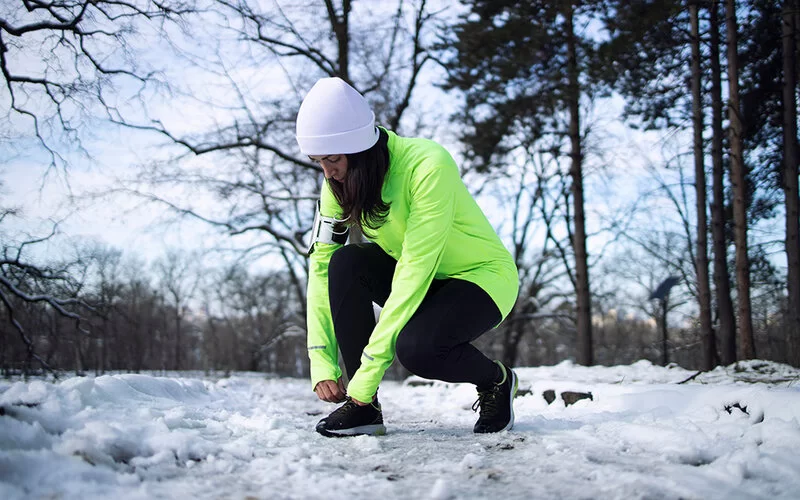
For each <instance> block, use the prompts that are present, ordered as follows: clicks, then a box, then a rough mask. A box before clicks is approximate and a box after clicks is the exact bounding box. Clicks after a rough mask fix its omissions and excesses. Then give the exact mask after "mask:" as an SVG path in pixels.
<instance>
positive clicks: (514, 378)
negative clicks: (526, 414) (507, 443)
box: [501, 368, 519, 431]
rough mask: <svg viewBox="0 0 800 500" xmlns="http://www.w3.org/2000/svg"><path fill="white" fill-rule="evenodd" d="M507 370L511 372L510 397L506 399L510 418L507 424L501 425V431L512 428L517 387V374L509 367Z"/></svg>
mask: <svg viewBox="0 0 800 500" xmlns="http://www.w3.org/2000/svg"><path fill="white" fill-rule="evenodd" d="M508 371H510V372H511V397H510V398H509V400H508V406H509V408H508V409H509V412H510V414H511V419H510V420H509V421H508V425H506V426H505V427H503V428H502V429H501V431H510V430H511V429H513V428H514V398H515V397H517V388H518V387H519V379H518V378H517V374H516V373H514V370H512V369H511V368H509V369H508Z"/></svg>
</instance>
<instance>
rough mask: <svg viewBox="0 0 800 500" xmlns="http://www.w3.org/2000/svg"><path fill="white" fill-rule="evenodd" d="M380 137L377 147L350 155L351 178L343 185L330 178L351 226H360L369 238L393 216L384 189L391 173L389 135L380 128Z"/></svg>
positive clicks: (344, 214) (348, 168)
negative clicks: (382, 191)
mask: <svg viewBox="0 0 800 500" xmlns="http://www.w3.org/2000/svg"><path fill="white" fill-rule="evenodd" d="M378 132H379V134H380V136H379V137H378V142H376V143H375V145H374V146H372V147H371V148H369V149H367V150H366V151H362V152H360V153H352V154H348V155H346V156H347V175H345V177H344V180H343V181H342V182H339V181H337V180H335V179H328V185H329V186H330V187H331V191H333V195H334V196H335V197H336V201H338V202H339V205H340V206H341V207H342V212H343V216H344V217H348V218H349V219H348V223H349V224H350V225H354V226H355V225H357V226H359V227H360V228H361V230H362V232H364V234H365V235H368V233H367V231H366V230H367V229H372V230H375V229H378V228H379V227H381V226H382V225H383V223H384V222H386V217H387V216H388V215H389V203H386V202H385V201H383V198H382V197H381V188H382V187H383V179H384V178H385V177H386V172H388V171H389V135H388V134H387V133H386V131H385V130H383V129H382V128H378Z"/></svg>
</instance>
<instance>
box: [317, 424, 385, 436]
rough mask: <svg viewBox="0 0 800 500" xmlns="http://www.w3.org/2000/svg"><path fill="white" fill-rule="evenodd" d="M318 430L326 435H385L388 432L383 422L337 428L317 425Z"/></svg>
mask: <svg viewBox="0 0 800 500" xmlns="http://www.w3.org/2000/svg"><path fill="white" fill-rule="evenodd" d="M316 430H317V432H319V433H320V434H322V435H323V436H325V437H353V436H383V435H384V434H386V427H384V425H383V424H371V425H361V426H359V427H352V428H350V429H337V430H331V429H326V428H324V427H317V428H316Z"/></svg>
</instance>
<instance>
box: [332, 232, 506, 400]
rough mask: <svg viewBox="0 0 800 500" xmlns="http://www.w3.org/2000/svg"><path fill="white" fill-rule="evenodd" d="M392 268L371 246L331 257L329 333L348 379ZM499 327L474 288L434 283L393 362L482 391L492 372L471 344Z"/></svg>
mask: <svg viewBox="0 0 800 500" xmlns="http://www.w3.org/2000/svg"><path fill="white" fill-rule="evenodd" d="M396 265H397V261H396V260H395V259H393V258H392V257H391V256H389V255H387V254H386V253H385V252H384V251H383V250H382V249H381V248H380V247H379V246H378V245H376V244H374V243H367V244H360V245H346V246H343V247H342V248H340V249H338V250H337V251H336V252H334V254H333V256H332V257H331V260H330V263H329V265H328V292H329V295H330V303H331V313H332V316H333V326H334V330H335V332H336V340H337V341H338V342H339V349H340V350H341V352H342V357H343V358H344V364H345V369H346V370H347V376H348V377H350V378H352V377H353V375H354V374H355V372H356V370H357V369H358V367H359V366H361V353H362V351H363V350H364V347H366V345H367V343H368V342H369V337H370V335H371V334H372V330H373V329H374V328H375V314H374V311H373V307H372V302H375V303H376V304H378V305H380V306H383V305H384V304H385V303H386V299H388V297H389V293H390V292H391V285H392V276H393V275H394V269H395V266H396ZM500 319H501V314H500V311H499V310H498V309H497V306H496V305H495V303H494V301H493V300H492V298H491V297H490V296H489V295H488V294H487V293H486V292H485V291H483V289H482V288H481V287H479V286H478V285H475V284H474V283H470V282H469V281H464V280H459V279H445V280H434V281H433V283H432V284H431V286H430V288H429V289H428V293H427V295H426V296H425V299H424V300H423V301H422V304H420V306H419V308H418V309H417V311H416V313H414V315H413V316H412V317H411V319H410V320H409V321H408V323H406V326H405V327H404V328H403V329H402V330H401V331H400V334H399V336H398V337H397V344H396V346H395V348H396V354H397V358H398V360H399V361H400V363H402V364H403V366H405V367H406V368H407V369H408V370H409V371H410V372H411V373H413V374H415V375H419V376H420V377H424V378H429V379H436V380H443V381H445V382H469V383H472V384H475V385H477V386H479V387H487V386H489V385H490V384H492V383H493V382H495V381H496V379H497V375H498V373H499V368H498V366H497V365H496V364H495V363H494V362H493V361H492V360H490V359H489V358H487V357H486V356H484V355H483V353H481V352H480V351H479V350H478V349H477V348H475V346H473V345H472V344H471V343H470V342H472V341H473V340H475V339H477V338H478V337H480V336H481V335H482V334H483V333H484V332H486V331H487V330H489V329H490V328H492V327H493V326H495V325H497V323H499V322H500Z"/></svg>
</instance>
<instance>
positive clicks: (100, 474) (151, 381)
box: [0, 362, 800, 500]
mask: <svg viewBox="0 0 800 500" xmlns="http://www.w3.org/2000/svg"><path fill="white" fill-rule="evenodd" d="M752 363H753V364H752V365H741V366H740V372H738V373H734V371H733V370H732V369H728V370H725V369H718V370H716V371H714V372H711V373H707V374H703V375H702V376H700V377H697V378H696V379H694V380H692V381H691V382H690V383H687V384H678V383H677V382H679V381H682V380H685V379H686V378H688V377H689V376H691V374H692V372H688V371H685V370H682V369H680V368H671V369H667V368H661V367H656V366H653V365H651V364H650V363H647V362H639V363H636V364H634V365H631V366H617V367H592V368H586V367H579V366H575V365H572V364H571V363H568V362H565V363H561V364H559V365H557V366H554V367H541V368H522V369H518V370H517V372H518V374H519V376H520V387H521V389H529V390H530V391H531V392H530V394H527V395H524V396H522V397H518V398H517V400H516V404H515V412H516V425H515V427H514V430H513V431H511V432H503V433H500V434H496V435H475V434H473V433H472V425H473V423H474V421H475V419H476V414H475V413H473V412H472V410H471V406H472V403H473V402H474V400H475V398H476V395H475V390H474V388H472V387H470V386H467V385H452V384H443V383H436V384H433V385H415V384H411V383H408V382H407V383H397V382H387V383H384V384H383V385H382V387H381V392H380V394H381V403H382V405H383V410H384V419H385V421H386V426H387V429H388V434H387V435H386V436H383V437H371V436H359V437H355V438H342V439H331V438H325V437H323V436H320V435H318V434H316V433H315V432H314V430H313V429H314V425H315V423H316V422H317V421H318V420H319V419H320V418H322V417H323V416H324V415H325V414H327V413H328V412H329V411H331V410H332V409H334V408H335V406H334V405H330V404H327V403H322V402H320V401H318V400H317V399H316V397H315V396H314V394H313V393H312V392H311V391H310V388H309V385H308V381H307V380H296V379H279V378H267V377H265V376H264V375H262V374H252V373H249V374H239V375H235V376H233V377H230V378H222V379H211V378H203V377H202V375H200V374H198V375H197V376H196V377H194V378H179V377H177V376H175V377H158V376H150V375H132V374H125V375H107V376H101V377H96V378H93V377H83V378H77V377H76V378H70V379H67V380H64V381H61V382H58V383H56V384H52V383H47V382H42V381H32V382H28V383H23V382H17V383H10V382H0V498H7V499H21V498H26V499H28V498H64V499H70V498H82V499H83V498H97V499H100V498H103V499H107V498H114V499H115V500H122V499H151V498H170V499H173V498H193V499H220V498H234V499H251V500H252V499H261V498H264V499H274V498H277V499H283V498H286V499H292V498H320V499H322V498H325V499H330V498H348V499H349V498H352V496H353V495H354V494H355V493H356V492H359V491H361V492H368V494H369V496H370V498H387V499H389V498H409V499H411V498H415V499H416V498H437V499H445V498H492V497H502V498H504V499H506V498H511V499H515V498H520V499H522V498H565V499H567V498H569V499H572V498H587V499H589V498H619V499H631V498H648V499H652V498H664V499H672V498H674V499H677V498H684V499H695V498H696V499H709V498H724V499H738V498H741V499H745V498H748V499H750V498H764V499H767V498H769V499H779V498H786V499H789V498H797V497H798V491H800V423H799V422H800V372H798V371H797V370H793V369H790V368H788V367H785V366H783V365H776V364H772V363H765V362H752ZM758 363H760V364H758ZM747 376H749V377H750V379H752V380H756V379H759V380H763V382H755V383H753V382H747V383H746V382H742V381H737V378H738V379H746V378H747ZM547 390H552V391H555V394H556V395H557V396H558V395H560V394H561V393H562V392H564V391H582V392H590V393H591V394H592V399H591V400H589V399H584V400H581V401H578V402H577V403H575V404H573V405H570V406H566V405H565V403H564V402H563V401H562V400H561V399H560V398H559V397H557V398H556V400H555V401H554V402H553V403H552V404H548V403H547V402H546V401H545V399H544V398H543V397H542V394H543V392H544V391H547Z"/></svg>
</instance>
